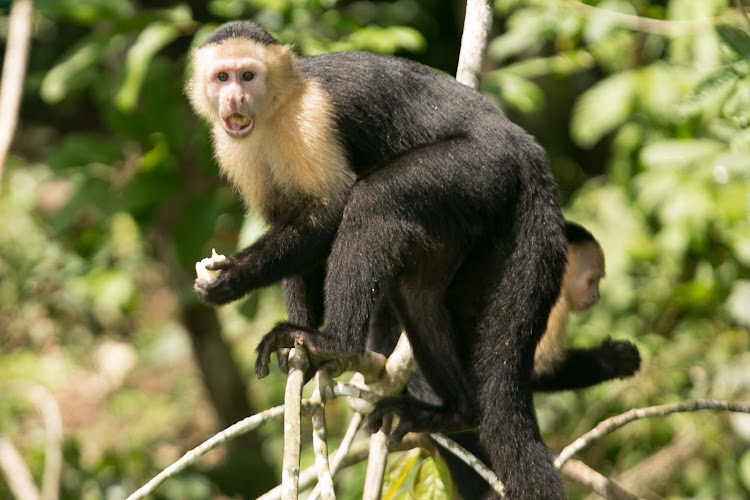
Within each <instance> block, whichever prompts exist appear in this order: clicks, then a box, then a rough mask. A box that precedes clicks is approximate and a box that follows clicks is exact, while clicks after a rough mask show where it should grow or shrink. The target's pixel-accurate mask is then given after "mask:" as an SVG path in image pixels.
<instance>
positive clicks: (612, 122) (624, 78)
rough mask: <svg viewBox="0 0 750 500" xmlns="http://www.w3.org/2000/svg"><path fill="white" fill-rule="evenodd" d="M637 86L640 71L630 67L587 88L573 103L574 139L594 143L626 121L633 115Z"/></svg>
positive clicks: (588, 144) (587, 144) (580, 143)
mask: <svg viewBox="0 0 750 500" xmlns="http://www.w3.org/2000/svg"><path fill="white" fill-rule="evenodd" d="M636 89H637V81H636V75H635V73H634V72H632V71H629V72H626V73H620V74H616V75H614V76H610V77H609V78H606V79H604V80H601V81H600V82H599V83H597V84H596V85H594V86H593V87H591V88H590V89H589V90H587V91H586V92H585V93H584V94H583V95H581V97H580V98H579V99H578V101H576V103H575V105H574V107H573V116H572V118H571V123H570V131H571V134H572V136H573V139H574V140H575V141H576V142H577V143H578V144H579V145H581V146H583V147H587V148H588V147H592V146H593V145H594V144H596V143H597V142H598V141H599V140H600V139H601V138H602V137H604V136H605V135H606V134H608V133H610V132H612V131H613V130H614V129H615V128H617V127H618V126H620V125H622V124H623V123H624V122H625V121H626V120H627V119H628V118H629V117H630V115H631V112H632V109H633V103H634V101H635V94H636Z"/></svg>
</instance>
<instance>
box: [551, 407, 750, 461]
mask: <svg viewBox="0 0 750 500" xmlns="http://www.w3.org/2000/svg"><path fill="white" fill-rule="evenodd" d="M698 410H725V411H732V412H738V413H750V405H747V404H741V403H730V402H728V401H718V400H715V399H690V400H687V401H680V402H677V403H670V404H665V405H658V406H649V407H647V408H635V409H633V410H629V411H626V412H625V413H622V414H620V415H615V416H614V417H610V418H608V419H606V420H603V421H602V422H600V423H599V425H597V426H596V427H594V428H593V429H592V430H590V431H589V432H587V433H585V434H584V435H582V436H581V437H579V438H578V439H576V440H575V441H574V442H573V443H571V444H569V445H568V446H566V447H565V448H563V450H562V451H561V452H560V454H559V455H558V456H557V458H556V459H555V467H556V468H557V469H560V468H561V467H562V466H563V465H565V462H567V461H568V460H570V458H571V457H572V456H573V455H575V454H576V453H578V452H579V451H581V450H582V449H584V448H586V447H587V446H589V445H590V444H591V443H593V442H594V441H596V440H598V439H601V438H603V437H604V436H606V435H607V434H611V433H612V432H614V431H616V430H617V429H619V428H620V427H622V426H624V425H626V424H629V423H630V422H634V421H636V420H641V419H643V418H653V417H664V416H667V415H670V414H672V413H684V412H693V411H698Z"/></svg>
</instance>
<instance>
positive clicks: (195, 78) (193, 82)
mask: <svg viewBox="0 0 750 500" xmlns="http://www.w3.org/2000/svg"><path fill="white" fill-rule="evenodd" d="M202 54H203V53H202V52H201V49H200V47H196V48H194V49H193V50H192V51H191V52H190V79H189V80H188V82H187V83H186V84H185V95H187V97H188V99H189V100H190V104H191V105H192V106H193V110H195V112H196V113H197V114H198V115H200V116H202V117H203V118H205V119H206V120H209V121H211V119H212V118H213V116H212V109H211V105H210V103H209V102H208V99H207V98H206V75H204V74H203V73H201V68H202V67H203V66H202V65H203V64H204V62H203V61H202V59H203V57H202Z"/></svg>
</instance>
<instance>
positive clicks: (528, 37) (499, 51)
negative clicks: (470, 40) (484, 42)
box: [487, 8, 549, 62]
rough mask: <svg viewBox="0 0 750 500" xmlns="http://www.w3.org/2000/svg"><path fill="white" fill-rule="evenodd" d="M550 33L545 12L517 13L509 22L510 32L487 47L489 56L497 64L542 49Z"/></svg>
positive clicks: (529, 11)
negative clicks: (525, 52) (523, 53)
mask: <svg viewBox="0 0 750 500" xmlns="http://www.w3.org/2000/svg"><path fill="white" fill-rule="evenodd" d="M548 31H549V25H548V19H547V17H546V15H545V12H544V11H542V10H540V9H536V8H528V9H522V10H519V11H517V12H516V13H515V14H513V17H511V18H510V19H509V20H508V31H506V32H505V33H503V34H502V35H500V36H499V37H497V38H495V39H494V40H492V42H490V44H489V46H488V47H487V56H488V57H489V58H490V59H492V60H493V61H495V62H502V61H504V60H505V59H507V58H508V57H511V56H514V55H517V54H520V53H521V52H524V51H527V50H530V49H533V48H537V47H540V46H541V44H542V42H543V41H544V40H545V39H546V38H547V36H546V35H547V32H548Z"/></svg>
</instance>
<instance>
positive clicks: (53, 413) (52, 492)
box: [14, 382, 63, 500]
mask: <svg viewBox="0 0 750 500" xmlns="http://www.w3.org/2000/svg"><path fill="white" fill-rule="evenodd" d="M14 385H15V384H14ZM17 385H18V388H19V390H20V392H21V393H22V394H23V396H24V397H25V398H26V399H27V400H28V401H29V402H30V403H31V404H33V405H34V406H35V407H36V409H37V411H38V412H39V414H40V415H41V416H42V420H43V421H44V431H45V435H46V444H45V449H44V473H43V475H42V495H41V500H57V498H58V496H59V495H58V492H59V491H60V475H61V473H62V464H63V458H62V441H63V423H62V416H61V415H60V407H59V406H58V404H57V400H56V399H55V397H54V396H53V395H52V394H50V393H49V391H47V389H45V388H44V387H42V386H40V385H37V384H31V383H25V382H24V383H18V384H17Z"/></svg>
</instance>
